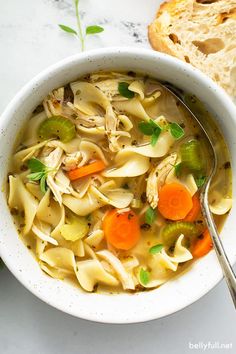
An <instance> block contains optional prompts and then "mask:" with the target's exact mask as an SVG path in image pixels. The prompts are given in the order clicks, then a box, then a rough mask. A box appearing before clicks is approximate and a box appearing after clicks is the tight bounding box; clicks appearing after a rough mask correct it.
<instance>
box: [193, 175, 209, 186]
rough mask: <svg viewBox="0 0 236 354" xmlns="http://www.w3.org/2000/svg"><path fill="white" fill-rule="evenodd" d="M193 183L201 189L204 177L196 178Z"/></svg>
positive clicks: (204, 180)
mask: <svg viewBox="0 0 236 354" xmlns="http://www.w3.org/2000/svg"><path fill="white" fill-rule="evenodd" d="M195 182H196V185H197V187H198V188H201V187H202V186H203V185H204V183H205V182H206V176H201V177H196V178H195Z"/></svg>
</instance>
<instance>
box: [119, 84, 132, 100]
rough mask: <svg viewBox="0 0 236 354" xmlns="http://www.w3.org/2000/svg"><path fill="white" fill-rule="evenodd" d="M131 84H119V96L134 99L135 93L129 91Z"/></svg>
mask: <svg viewBox="0 0 236 354" xmlns="http://www.w3.org/2000/svg"><path fill="white" fill-rule="evenodd" d="M129 85H130V84H129V83H128V82H119V84H118V91H119V94H120V95H121V96H123V97H126V98H133V97H134V92H133V91H131V90H129Z"/></svg>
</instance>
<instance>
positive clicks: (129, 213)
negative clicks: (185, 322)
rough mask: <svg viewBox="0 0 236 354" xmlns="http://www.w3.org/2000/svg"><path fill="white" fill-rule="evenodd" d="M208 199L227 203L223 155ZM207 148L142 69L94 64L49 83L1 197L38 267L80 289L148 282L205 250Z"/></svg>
mask: <svg viewBox="0 0 236 354" xmlns="http://www.w3.org/2000/svg"><path fill="white" fill-rule="evenodd" d="M215 134H216V135H217V139H216V141H217V144H216V148H217V151H218V157H219V169H218V172H217V176H216V179H215V181H214V183H213V185H212V188H211V193H210V200H209V202H210V206H211V210H212V212H213V214H214V215H215V221H216V223H217V226H218V227H220V226H221V224H222V222H223V221H224V218H225V215H226V214H227V212H228V211H229V210H230V208H231V204H232V200H231V187H230V186H231V184H230V183H231V179H230V160H229V155H228V151H227V149H226V146H225V143H224V141H223V139H222V137H221V135H220V133H219V132H218V131H217V130H216V131H215ZM210 158H211V157H210V156H209V153H208V150H207V145H206V142H205V141H204V137H203V136H202V134H201V131H200V130H199V128H198V127H197V126H195V124H194V122H193V121H192V120H191V118H190V117H189V114H188V112H187V111H186V110H185V109H184V107H182V105H181V104H180V103H179V102H176V100H175V98H174V97H173V96H172V95H170V93H168V92H167V91H166V90H165V89H164V88H163V87H162V86H160V84H159V83H158V82H157V81H156V80H154V79H151V78H147V77H144V76H142V75H138V74H135V73H133V72H129V73H127V74H126V73H118V72H99V73H94V74H91V75H87V76H86V77H83V78H81V79H79V80H78V81H76V82H72V83H70V84H69V85H67V86H65V87H60V88H58V89H55V90H54V91H52V92H50V93H49V94H48V96H47V97H45V99H44V101H43V102H42V104H41V105H40V106H38V107H37V109H36V110H35V112H34V113H33V115H32V117H31V118H30V119H29V121H28V122H27V125H26V129H25V131H24V134H23V135H22V136H21V140H20V144H19V145H18V147H17V149H16V151H15V152H14V155H13V158H12V161H11V167H10V173H9V197H8V204H9V208H10V210H11V213H12V215H13V217H14V222H15V224H16V225H17V229H18V231H19V234H20V236H21V237H22V239H23V240H24V242H25V243H26V245H27V246H28V248H30V249H31V250H32V252H33V253H34V255H35V257H36V259H37V261H38V263H39V266H40V267H41V269H42V270H43V271H44V272H45V273H47V274H48V275H50V276H51V277H53V278H57V279H73V280H76V282H77V283H78V284H79V285H80V286H81V288H82V289H84V290H86V291H89V292H91V291H94V290H95V289H96V288H97V287H98V289H102V288H103V287H105V288H106V289H109V291H121V290H125V291H139V290H144V289H147V288H155V287H158V286H159V285H161V284H163V283H165V282H167V281H168V280H169V279H170V278H171V277H173V276H174V275H175V274H176V273H177V272H178V271H179V269H181V265H182V264H184V263H186V262H190V261H191V260H192V259H193V258H198V257H201V256H204V255H205V254H206V253H207V252H209V251H210V249H211V247H212V245H211V239H210V235H209V233H208V231H207V228H206V225H205V222H204V220H203V217H202V214H201V208H200V202H199V189H200V188H201V186H202V185H203V184H204V182H205V180H206V178H207V175H208V173H209V171H208V168H209V161H210Z"/></svg>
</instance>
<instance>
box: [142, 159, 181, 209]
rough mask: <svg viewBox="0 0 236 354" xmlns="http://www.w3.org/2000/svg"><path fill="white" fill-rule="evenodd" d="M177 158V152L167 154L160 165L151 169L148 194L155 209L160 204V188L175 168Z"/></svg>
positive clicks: (149, 200)
mask: <svg viewBox="0 0 236 354" xmlns="http://www.w3.org/2000/svg"><path fill="white" fill-rule="evenodd" d="M176 159H177V154H176V153H173V154H171V155H169V156H167V157H166V158H165V159H164V160H163V161H162V162H161V163H159V165H157V166H156V167H154V168H153V169H152V170H151V172H150V174H149V176H148V179H147V188H146V194H147V199H148V202H149V204H150V205H151V207H152V208H153V209H155V208H156V207H157V204H158V189H159V187H160V186H162V185H163V184H164V182H165V178H166V176H167V175H168V173H169V172H170V170H171V169H172V168H173V165H174V164H175V162H176Z"/></svg>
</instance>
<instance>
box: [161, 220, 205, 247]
mask: <svg viewBox="0 0 236 354" xmlns="http://www.w3.org/2000/svg"><path fill="white" fill-rule="evenodd" d="M181 234H183V235H184V236H186V237H189V238H192V237H196V236H198V235H200V234H201V230H200V228H198V227H197V226H196V225H195V224H194V223H192V222H187V221H177V222H173V223H170V224H167V225H166V226H165V227H164V229H163V230H162V237H163V241H164V244H166V245H168V246H171V245H173V244H174V243H175V241H176V240H177V238H178V237H179V236H180V235H181Z"/></svg>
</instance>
